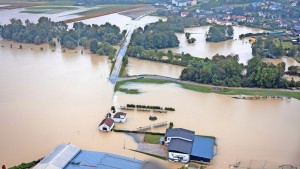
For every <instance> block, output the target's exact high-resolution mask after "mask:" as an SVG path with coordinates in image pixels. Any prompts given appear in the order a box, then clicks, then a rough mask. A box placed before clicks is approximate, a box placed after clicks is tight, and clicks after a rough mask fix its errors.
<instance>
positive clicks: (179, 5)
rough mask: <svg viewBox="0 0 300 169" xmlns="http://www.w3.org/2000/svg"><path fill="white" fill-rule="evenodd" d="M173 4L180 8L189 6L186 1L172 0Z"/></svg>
mask: <svg viewBox="0 0 300 169" xmlns="http://www.w3.org/2000/svg"><path fill="white" fill-rule="evenodd" d="M172 4H173V5H175V6H178V7H185V6H188V2H187V1H186V0H172Z"/></svg>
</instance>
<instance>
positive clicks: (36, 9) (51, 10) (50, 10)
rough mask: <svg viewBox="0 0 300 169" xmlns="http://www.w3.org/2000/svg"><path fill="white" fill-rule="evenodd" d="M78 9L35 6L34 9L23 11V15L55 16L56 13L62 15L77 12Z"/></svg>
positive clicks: (29, 8)
mask: <svg viewBox="0 0 300 169" xmlns="http://www.w3.org/2000/svg"><path fill="white" fill-rule="evenodd" d="M76 9H78V8H77V7H71V6H34V7H28V8H26V10H25V11H21V13H32V14H43V13H45V14H54V13H60V12H65V11H70V10H76Z"/></svg>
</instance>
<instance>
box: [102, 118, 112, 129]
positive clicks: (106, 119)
mask: <svg viewBox="0 0 300 169" xmlns="http://www.w3.org/2000/svg"><path fill="white" fill-rule="evenodd" d="M102 124H106V125H107V126H108V127H111V126H112V125H113V124H114V121H113V120H112V119H111V118H105V119H103V120H102V122H101V123H100V124H99V126H101V125H102Z"/></svg>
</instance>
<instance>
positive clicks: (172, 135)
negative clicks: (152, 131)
mask: <svg viewBox="0 0 300 169" xmlns="http://www.w3.org/2000/svg"><path fill="white" fill-rule="evenodd" d="M214 144H215V140H214V139H213V138H206V137H202V136H197V135H195V132H194V131H190V130H186V129H182V128H173V129H167V130H166V134H165V145H166V146H167V149H168V159H169V160H170V161H175V162H183V163H188V162H190V161H192V162H200V163H210V162H211V160H212V158H213V156H214Z"/></svg>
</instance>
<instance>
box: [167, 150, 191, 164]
mask: <svg viewBox="0 0 300 169" xmlns="http://www.w3.org/2000/svg"><path fill="white" fill-rule="evenodd" d="M168 155H169V160H170V161H176V162H183V163H187V162H189V161H190V156H189V155H188V154H183V153H174V152H169V154H168ZM179 158H182V160H180V161H179Z"/></svg>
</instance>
